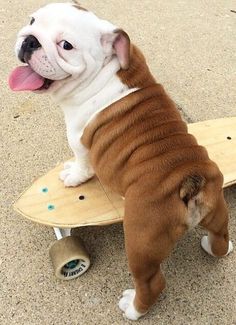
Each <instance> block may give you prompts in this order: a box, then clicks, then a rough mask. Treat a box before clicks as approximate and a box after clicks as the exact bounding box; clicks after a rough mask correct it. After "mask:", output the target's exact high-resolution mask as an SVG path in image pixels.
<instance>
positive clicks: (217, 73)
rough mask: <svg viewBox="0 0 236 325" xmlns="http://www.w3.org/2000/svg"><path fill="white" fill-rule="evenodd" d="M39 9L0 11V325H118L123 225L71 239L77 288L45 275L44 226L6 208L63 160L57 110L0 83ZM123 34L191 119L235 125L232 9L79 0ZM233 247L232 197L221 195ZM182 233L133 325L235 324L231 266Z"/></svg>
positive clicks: (215, 0) (195, 234)
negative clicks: (77, 241)
mask: <svg viewBox="0 0 236 325" xmlns="http://www.w3.org/2000/svg"><path fill="white" fill-rule="evenodd" d="M47 2H48V1H46V0H38V1H33V0H25V1H16V0H8V1H1V8H0V40H1V51H0V66H1V79H0V94H1V101H0V114H1V116H0V123H1V140H0V141H1V142H0V156H1V166H2V167H1V175H0V177H1V186H0V193H1V195H0V200H1V219H0V222H1V235H0V237H1V239H0V265H1V266H0V324H2V325H5V324H12V325H13V324H17V325H29V324H30V325H40V324H47V325H53V324H57V325H64V324H68V325H75V324H79V325H86V324H91V325H95V324H96V325H97V324H99V325H100V324H101V325H102V324H106V325H107V324H109V325H110V324H119V325H120V324H126V323H127V324H128V323H129V322H126V321H125V320H124V319H123V317H122V314H121V313H120V312H119V310H118V307H117V301H118V297H119V295H120V293H121V292H122V290H123V289H126V288H129V287H132V280H131V277H130V275H129V274H128V271H127V260H126V257H125V252H124V243H123V230H122V225H113V226H109V227H101V228H99V227H94V228H93V227H87V228H84V229H77V230H76V231H75V232H76V233H80V235H81V237H82V238H83V239H84V241H85V243H86V246H87V247H88V249H89V251H90V253H91V259H92V266H91V268H90V269H89V271H88V272H87V273H86V274H84V275H83V276H82V277H81V278H79V279H77V280H74V281H70V282H63V281H59V280H57V279H56V278H55V276H54V275H53V270H52V265H51V262H50V260H49V258H48V248H49V247H50V245H51V243H52V242H53V240H54V235H53V232H52V230H51V229H50V228H47V227H43V226H40V225H37V224H34V223H32V222H29V221H27V220H25V219H24V218H22V217H21V216H19V215H18V214H16V213H15V212H14V211H13V209H12V203H13V201H14V200H15V199H16V198H17V196H18V195H19V194H20V193H21V192H22V191H23V190H24V189H26V188H27V187H28V186H30V184H31V182H32V180H33V179H35V177H38V176H40V175H42V174H44V173H45V172H46V171H48V170H49V169H51V168H52V167H54V166H55V164H56V163H57V162H58V161H63V160H66V159H67V158H68V157H70V156H71V152H70V150H69V149H68V146H67V141H66V137H65V127H64V122H63V117H62V113H61V111H60V109H59V108H58V107H56V106H55V105H54V104H53V103H52V102H51V101H50V99H49V98H46V97H41V96H39V95H34V94H31V93H13V92H11V91H10V90H9V89H8V85H7V77H8V74H9V72H10V70H11V69H12V68H13V67H15V66H16V65H17V64H18V62H17V60H16V58H15V57H14V52H13V46H14V41H15V37H16V34H17V31H18V30H19V28H20V27H21V26H22V25H23V24H25V23H26V22H27V21H28V18H27V15H28V14H30V13H31V12H32V11H33V10H35V9H36V8H38V7H39V6H41V5H43V4H45V3H47ZM81 2H82V5H84V6H85V7H87V8H89V9H91V10H93V11H95V12H96V13H97V14H99V15H100V16H102V17H104V18H106V19H108V20H111V21H113V22H114V23H116V24H117V25H118V26H120V27H123V28H124V29H125V30H126V31H127V32H128V33H129V35H130V37H131V39H132V40H133V41H134V42H135V43H137V44H138V45H139V46H140V47H141V48H142V50H143V51H144V53H145V55H146V57H147V60H148V62H149V64H150V67H151V70H152V71H153V73H154V75H155V76H156V77H157V79H158V80H159V81H160V82H162V83H163V84H164V85H165V87H166V89H167V90H168V91H169V93H170V94H171V95H172V97H173V99H174V100H175V101H176V102H177V103H178V105H179V106H180V108H181V109H182V111H183V114H184V116H185V117H186V118H187V119H188V120H189V121H197V120H204V119H211V118H217V117H224V116H231V115H236V107H235V102H236V91H235V90H236V70H235V69H236V56H235V53H236V38H235V35H236V33H235V31H236V12H235V11H236V3H235V0H212V1H205V0H199V1H195V0H166V1H161V0H156V1H153V0H152V1H151V0H143V1H136V0H129V1H125V0H119V1H115V0H102V1H100V0H99V1H92V0H87V1H86V0H84V1H83V0H81ZM225 194H226V198H227V201H228V204H229V209H230V213H231V220H230V229H231V230H230V232H231V238H232V241H233V242H234V245H236V187H232V188H230V189H228V190H227V191H225ZM202 233H203V232H202V230H200V229H195V230H193V231H191V232H190V233H189V234H188V235H187V236H186V237H185V238H184V239H183V240H182V241H181V242H180V243H179V245H178V247H176V249H175V251H174V252H173V253H172V255H171V256H170V258H169V259H168V261H166V263H165V264H164V266H163V269H164V272H165V274H166V278H167V283H168V287H167V289H166V290H165V292H164V293H163V294H162V295H161V297H160V299H159V302H158V303H157V304H156V305H155V306H154V308H152V310H151V312H150V313H149V314H148V315H147V316H146V317H145V318H143V319H142V320H140V324H160V325H161V324H165V325H166V324H171V325H172V324H173V325H180V324H183V325H186V324H191V325H206V324H207V325H208V324H209V325H218V324H219V325H232V324H236V313H235V308H236V271H235V270H236V258H235V253H233V254H232V255H230V256H229V257H227V258H224V259H220V260H218V259H213V258H212V257H209V256H207V255H206V254H205V253H204V252H203V251H202V250H201V249H200V245H199V242H200V238H201V236H202Z"/></svg>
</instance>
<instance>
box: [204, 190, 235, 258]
mask: <svg viewBox="0 0 236 325" xmlns="http://www.w3.org/2000/svg"><path fill="white" fill-rule="evenodd" d="M200 225H201V226H203V227H204V228H206V229H207V230H208V236H204V237H203V238H202V241H201V245H202V248H203V249H204V250H205V251H206V252H207V253H208V254H210V255H212V256H218V257H221V256H226V255H228V254H229V253H230V252H231V251H232V250H233V244H232V242H231V241H230V240H229V232H228V210H227V207H226V203H225V200H224V196H223V191H221V193H220V196H219V199H218V201H217V204H216V207H215V209H214V211H213V212H212V213H210V214H209V215H207V216H206V217H205V218H204V219H203V220H202V221H201V223H200Z"/></svg>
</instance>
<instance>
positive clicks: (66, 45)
mask: <svg viewBox="0 0 236 325" xmlns="http://www.w3.org/2000/svg"><path fill="white" fill-rule="evenodd" d="M58 45H59V46H60V47H62V48H63V49H64V50H66V51H70V50H72V49H73V45H71V44H70V43H69V42H67V41H61V42H60V43H58Z"/></svg>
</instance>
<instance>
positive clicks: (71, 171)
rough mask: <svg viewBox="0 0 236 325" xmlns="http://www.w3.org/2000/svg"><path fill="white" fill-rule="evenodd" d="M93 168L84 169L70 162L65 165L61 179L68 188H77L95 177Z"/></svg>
mask: <svg viewBox="0 0 236 325" xmlns="http://www.w3.org/2000/svg"><path fill="white" fill-rule="evenodd" d="M93 175H94V172H93V171H92V169H91V168H89V167H86V168H82V167H81V166H80V165H79V164H78V163H77V162H74V161H68V162H66V163H65V164H64V170H62V171H61V172H60V179H61V180H62V181H63V182H64V185H65V186H66V187H75V186H78V185H80V184H82V183H84V182H86V181H87V180H88V179H90V178H91V177H93Z"/></svg>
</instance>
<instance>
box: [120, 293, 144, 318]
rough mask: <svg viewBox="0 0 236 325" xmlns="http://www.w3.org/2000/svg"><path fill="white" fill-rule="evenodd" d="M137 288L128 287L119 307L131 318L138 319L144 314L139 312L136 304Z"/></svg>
mask: <svg viewBox="0 0 236 325" xmlns="http://www.w3.org/2000/svg"><path fill="white" fill-rule="evenodd" d="M134 297H135V290H134V289H127V290H125V291H124V292H123V296H122V298H121V299H120V301H119V308H120V309H121V310H122V311H123V312H124V316H125V317H127V318H128V319H130V320H138V319H139V317H141V316H143V315H144V314H142V313H140V312H138V311H137V310H136V308H135V306H134Z"/></svg>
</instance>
